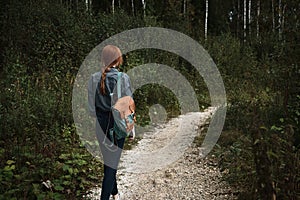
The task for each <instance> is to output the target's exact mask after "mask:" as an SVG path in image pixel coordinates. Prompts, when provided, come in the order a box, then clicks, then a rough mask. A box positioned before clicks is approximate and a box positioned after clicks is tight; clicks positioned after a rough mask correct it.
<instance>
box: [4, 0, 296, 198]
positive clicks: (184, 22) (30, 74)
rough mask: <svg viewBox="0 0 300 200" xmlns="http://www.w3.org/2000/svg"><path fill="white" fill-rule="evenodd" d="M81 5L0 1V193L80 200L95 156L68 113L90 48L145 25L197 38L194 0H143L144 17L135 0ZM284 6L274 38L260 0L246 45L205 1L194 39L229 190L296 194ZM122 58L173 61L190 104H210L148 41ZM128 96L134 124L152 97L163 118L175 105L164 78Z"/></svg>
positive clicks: (291, 13) (292, 41)
mask: <svg viewBox="0 0 300 200" xmlns="http://www.w3.org/2000/svg"><path fill="white" fill-rule="evenodd" d="M92 2H93V5H92V6H93V12H89V11H86V10H85V9H86V8H85V6H86V5H85V4H84V2H81V3H80V2H79V3H78V1H77V3H75V2H74V1H56V0H53V1H42V0H36V1H26V2H24V1H7V0H5V1H2V2H1V6H0V10H1V18H0V23H1V30H0V31H1V34H0V44H1V47H2V48H1V49H0V52H1V55H0V62H1V68H0V77H1V81H0V86H1V94H0V100H1V101H0V102H1V103H0V131H1V134H0V159H1V160H2V162H1V163H0V199H21V198H23V199H76V198H77V199H79V198H81V197H82V194H84V193H85V191H88V190H89V188H90V187H92V186H93V185H95V184H96V183H97V184H98V183H99V181H100V178H101V177H100V174H101V171H102V168H101V166H102V165H101V163H98V162H97V161H96V160H95V159H94V158H93V157H92V156H91V155H90V154H89V153H88V152H87V151H86V149H85V148H83V147H82V145H81V144H80V143H79V138H78V136H77V135H76V134H75V128H74V125H73V120H72V110H71V97H72V95H71V92H72V85H73V83H74V79H75V75H76V73H77V70H78V69H79V67H80V65H81V63H82V61H83V59H84V57H85V56H86V55H87V54H88V52H90V50H91V49H93V48H94V47H95V46H96V45H98V44H99V43H100V42H102V41H103V40H105V39H106V38H108V37H110V36H112V35H114V34H117V33H120V32H122V31H124V30H128V29H131V28H136V27H144V26H162V27H165V28H172V29H175V30H177V31H181V32H183V33H186V34H188V35H190V36H191V37H193V38H196V39H197V40H202V37H203V32H204V30H203V29H204V28H203V27H204V24H203V21H204V18H203V16H204V13H203V11H202V10H204V2H200V1H194V0H193V1H187V2H188V3H187V13H184V12H183V10H182V5H181V4H179V3H178V2H177V1H173V0H171V1H163V2H158V1H157V2H155V1H149V2H148V1H147V9H146V16H143V11H142V10H139V9H141V4H140V3H137V1H134V3H135V8H134V10H133V12H132V10H131V2H130V1H128V2H122V4H121V6H120V8H117V7H116V10H115V13H114V14H111V13H110V8H109V7H108V6H110V5H111V4H110V3H111V2H110V1H108V0H106V1H103V2H101V3H100V4H101V5H100V4H99V5H96V4H95V5H94V3H95V2H96V3H97V1H92ZM284 3H287V4H288V6H286V8H285V9H287V10H286V12H285V13H286V14H285V26H284V30H283V37H279V35H278V33H277V30H276V31H275V32H271V30H269V29H268V27H271V21H270V19H271V17H270V16H271V15H270V13H267V11H268V10H269V9H267V8H268V6H269V3H268V2H267V1H266V2H262V19H264V22H260V21H258V22H259V23H260V24H259V25H260V28H261V29H260V31H261V32H260V33H259V37H257V36H256V35H255V34H254V32H255V31H254V29H252V35H251V34H249V35H248V38H246V39H247V40H248V41H246V42H245V41H241V40H240V39H239V38H237V37H239V36H241V35H242V34H241V33H242V32H241V30H238V28H239V27H240V29H241V26H238V24H236V25H233V24H229V25H230V27H227V26H228V24H227V22H226V18H227V13H226V12H227V9H229V8H230V5H229V4H228V3H225V4H224V5H223V4H222V6H220V5H221V4H220V3H219V1H217V0H216V1H211V2H210V11H209V12H210V14H209V35H211V34H212V33H213V34H214V35H215V36H213V37H210V38H208V40H206V41H205V43H204V44H205V46H206V48H207V49H208V51H209V53H210V54H211V56H212V57H213V59H214V61H215V62H216V64H217V66H218V68H219V70H220V72H221V75H222V78H223V80H224V83H225V87H226V92H227V101H228V112H227V118H226V124H225V128H224V132H223V133H222V136H221V138H220V140H219V143H218V145H217V148H216V149H215V152H214V153H215V154H216V155H217V156H218V158H219V160H220V168H221V170H222V171H223V172H224V175H225V179H226V180H227V181H228V182H229V183H230V184H232V185H233V186H234V187H236V188H237V189H238V190H239V191H240V199H245V198H248V199H268V198H269V199H270V198H271V196H272V197H273V196H274V195H275V196H276V197H277V199H297V198H299V193H297V189H299V188H297V187H299V179H300V178H299V174H300V173H299V169H300V162H299V160H300V159H299V147H300V134H299V133H300V130H299V117H300V103H299V102H300V96H299V93H300V91H299V88H300V85H299V80H298V79H299V73H300V69H299V64H300V63H299V53H300V52H299V48H298V46H299V44H298V43H299V42H298V39H299V33H300V31H299V26H297V24H299V23H298V22H299V17H298V16H297V11H298V10H299V5H298V3H297V2H296V1H290V2H287V1H286V2H284ZM214 4H218V5H217V6H214ZM219 4H220V5H219ZM267 4H268V5H267ZM97 6H98V7H97ZM297 6H298V7H297ZM100 11H104V12H100ZM252 13H255V12H252ZM254 24H255V23H252V25H254ZM199 27H200V28H199ZM227 28H231V29H237V30H231V31H232V32H235V34H236V35H237V37H234V36H233V34H232V33H225V34H223V32H226V30H227ZM199 29H200V30H199ZM247 31H248V30H247ZM249 33H250V32H249ZM254 36H255V37H254ZM250 39H251V40H250ZM125 58H126V60H125V61H126V62H125V64H124V66H123V68H122V70H123V71H125V72H126V71H127V70H129V69H131V68H133V67H135V66H137V65H141V64H145V63H149V62H152V63H153V62H156V63H162V64H165V65H168V66H172V67H174V69H175V70H177V71H179V72H180V73H181V74H183V75H184V76H185V77H186V79H187V80H188V81H189V82H190V84H191V85H192V87H193V88H194V89H195V91H196V95H197V97H198V100H199V103H200V106H203V107H206V106H208V105H209V102H210V101H209V94H208V91H207V88H206V86H205V84H204V82H203V80H202V78H201V76H200V75H199V74H198V73H197V71H196V70H195V69H193V67H192V66H190V64H189V63H186V61H184V60H182V59H181V58H179V57H178V56H177V55H173V54H171V53H168V52H162V51H160V50H153V49H150V50H139V51H135V52H130V53H128V54H127V55H125ZM134 95H135V100H136V103H137V105H138V110H137V111H138V112H137V113H138V115H139V116H138V123H139V124H141V125H147V124H148V123H149V116H148V112H149V106H151V105H153V104H157V103H159V104H161V105H163V106H164V108H165V109H166V111H167V113H168V117H174V116H177V115H178V114H179V110H180V105H178V102H177V100H176V98H175V97H174V94H173V93H172V92H171V91H170V90H168V89H166V88H164V87H161V86H159V85H155V84H151V85H145V86H143V88H140V89H138V90H137V91H136V92H135V94H134ZM198 142H200V141H198ZM130 146H131V145H127V146H126V148H130ZM297 184H298V185H297Z"/></svg>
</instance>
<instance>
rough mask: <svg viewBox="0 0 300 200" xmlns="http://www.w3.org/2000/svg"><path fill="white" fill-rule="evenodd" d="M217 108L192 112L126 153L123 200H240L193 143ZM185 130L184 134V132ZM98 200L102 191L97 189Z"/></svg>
mask: <svg viewBox="0 0 300 200" xmlns="http://www.w3.org/2000/svg"><path fill="white" fill-rule="evenodd" d="M213 112H214V109H213V108H208V109H207V110H205V111H204V112H199V113H188V114H186V115H181V116H179V117H178V118H174V119H172V120H170V121H169V122H168V123H167V124H166V125H164V126H160V127H157V128H156V129H155V130H154V131H152V132H151V133H148V134H145V135H144V136H143V139H142V140H140V141H139V142H138V144H137V146H136V147H134V148H133V149H132V150H127V151H124V152H123V154H122V158H121V163H120V166H119V170H118V179H119V180H118V187H119V191H121V193H122V197H123V198H122V200H138V199H142V200H148V199H149V200H164V199H168V200H170V199H174V200H177V199H178V200H181V199H197V200H198V199H204V200H206V199H207V200H212V199H237V198H236V197H235V196H234V195H233V192H232V190H231V189H230V187H229V186H228V184H227V183H226V182H224V181H222V179H221V178H222V175H221V173H220V172H219V170H218V168H217V167H216V166H217V165H216V163H215V162H214V161H213V159H212V157H213V156H211V157H210V158H208V157H206V158H204V159H203V158H201V157H200V156H199V155H200V153H201V148H200V147H197V146H196V145H195V144H194V143H193V140H194V138H195V136H197V135H199V133H200V134H205V133H201V130H199V127H203V126H204V125H205V124H207V123H208V122H209V119H210V117H211V115H212V114H213ZM183 130H184V131H183ZM93 193H94V195H93V196H94V198H93V199H95V200H96V199H98V198H96V196H98V197H99V193H100V191H99V189H95V190H93Z"/></svg>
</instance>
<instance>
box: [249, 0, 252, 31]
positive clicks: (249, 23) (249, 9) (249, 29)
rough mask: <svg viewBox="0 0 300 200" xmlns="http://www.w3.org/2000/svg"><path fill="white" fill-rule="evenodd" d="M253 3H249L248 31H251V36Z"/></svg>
mask: <svg viewBox="0 0 300 200" xmlns="http://www.w3.org/2000/svg"><path fill="white" fill-rule="evenodd" d="M251 3H252V1H251V0H249V2H248V29H249V35H250V36H251Z"/></svg>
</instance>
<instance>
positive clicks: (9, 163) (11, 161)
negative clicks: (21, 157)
mask: <svg viewBox="0 0 300 200" xmlns="http://www.w3.org/2000/svg"><path fill="white" fill-rule="evenodd" d="M14 163H16V161H14V160H8V161H6V164H8V165H11V164H14Z"/></svg>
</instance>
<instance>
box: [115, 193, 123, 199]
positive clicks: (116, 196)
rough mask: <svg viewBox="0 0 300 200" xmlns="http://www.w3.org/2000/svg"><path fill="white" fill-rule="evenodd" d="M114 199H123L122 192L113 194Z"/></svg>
mask: <svg viewBox="0 0 300 200" xmlns="http://www.w3.org/2000/svg"><path fill="white" fill-rule="evenodd" d="M113 200H122V199H121V194H120V193H118V194H116V195H113Z"/></svg>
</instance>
